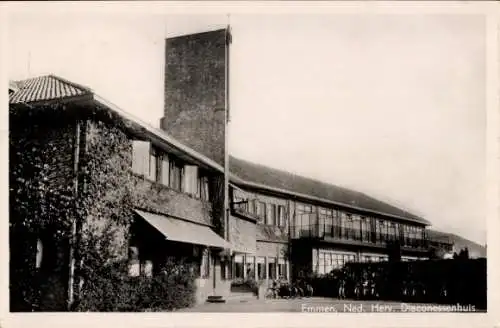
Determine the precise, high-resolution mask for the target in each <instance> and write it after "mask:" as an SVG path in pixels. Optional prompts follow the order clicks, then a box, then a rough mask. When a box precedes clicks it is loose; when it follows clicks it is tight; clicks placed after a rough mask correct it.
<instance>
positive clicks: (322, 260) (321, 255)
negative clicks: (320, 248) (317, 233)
mask: <svg viewBox="0 0 500 328" xmlns="http://www.w3.org/2000/svg"><path fill="white" fill-rule="evenodd" d="M318 262H319V268H318V273H319V274H325V253H323V252H319V259H318Z"/></svg>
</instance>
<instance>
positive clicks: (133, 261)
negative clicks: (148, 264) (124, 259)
mask: <svg viewBox="0 0 500 328" xmlns="http://www.w3.org/2000/svg"><path fill="white" fill-rule="evenodd" d="M128 258H129V264H128V274H129V276H131V277H138V276H139V275H140V274H141V263H140V261H139V248H137V247H135V246H132V247H130V248H129V254H128Z"/></svg>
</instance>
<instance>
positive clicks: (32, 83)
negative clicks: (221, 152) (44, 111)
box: [9, 75, 224, 172]
mask: <svg viewBox="0 0 500 328" xmlns="http://www.w3.org/2000/svg"><path fill="white" fill-rule="evenodd" d="M12 82H13V83H14V84H16V85H17V86H18V90H17V91H15V92H13V93H12V94H10V95H9V103H10V104H11V105H17V104H24V105H30V106H36V105H39V104H47V103H51V102H52V101H56V102H59V101H73V100H81V99H85V100H86V101H88V102H89V104H93V106H96V107H98V108H102V109H104V110H106V111H107V112H109V113H112V114H113V115H115V116H116V117H119V118H120V119H122V120H124V121H126V122H127V123H128V124H127V126H128V127H132V126H133V127H134V129H133V130H134V131H136V133H139V134H141V135H143V136H147V138H148V139H149V140H154V141H155V142H156V143H158V144H160V145H162V146H165V145H168V148H169V149H170V150H171V151H174V152H175V153H176V154H177V155H179V156H180V157H182V158H188V161H189V160H191V161H193V160H194V161H195V163H198V165H203V166H206V167H209V168H211V169H214V170H216V171H218V172H223V171H224V168H223V167H222V166H221V165H219V164H217V163H216V162H214V161H213V160H212V159H210V158H208V157H206V156H204V155H203V154H200V153H198V152H196V151H195V150H193V149H192V148H190V147H188V146H186V145H184V144H182V143H180V142H179V141H177V140H176V139H174V138H172V137H171V136H170V135H168V134H167V133H166V132H165V131H163V130H160V129H158V128H155V127H152V126H151V125H149V124H148V123H146V122H143V121H142V120H140V119H138V118H137V117H135V116H133V115H132V114H130V113H128V112H126V111H124V110H123V109H121V108H119V107H118V106H116V105H114V104H112V103H111V102H109V101H107V100H105V99H104V98H102V97H100V96H99V95H97V94H96V93H95V92H93V90H91V89H90V88H88V87H86V86H83V85H80V84H77V83H74V82H71V81H68V80H66V79H63V78H61V77H59V76H55V75H44V76H39V77H34V78H30V79H26V80H21V81H12Z"/></svg>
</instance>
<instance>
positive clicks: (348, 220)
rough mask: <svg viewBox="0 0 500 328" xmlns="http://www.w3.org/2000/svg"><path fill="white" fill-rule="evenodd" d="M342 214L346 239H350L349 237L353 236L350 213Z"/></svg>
mask: <svg viewBox="0 0 500 328" xmlns="http://www.w3.org/2000/svg"><path fill="white" fill-rule="evenodd" d="M343 216H344V231H345V236H346V237H347V238H348V239H351V238H353V237H354V233H353V221H352V215H351V214H347V213H344V214H343Z"/></svg>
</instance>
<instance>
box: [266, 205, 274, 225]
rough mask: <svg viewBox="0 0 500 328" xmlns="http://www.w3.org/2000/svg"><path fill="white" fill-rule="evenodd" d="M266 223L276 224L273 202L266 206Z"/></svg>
mask: <svg viewBox="0 0 500 328" xmlns="http://www.w3.org/2000/svg"><path fill="white" fill-rule="evenodd" d="M266 224H268V225H276V205H275V204H268V206H267V216H266Z"/></svg>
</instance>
